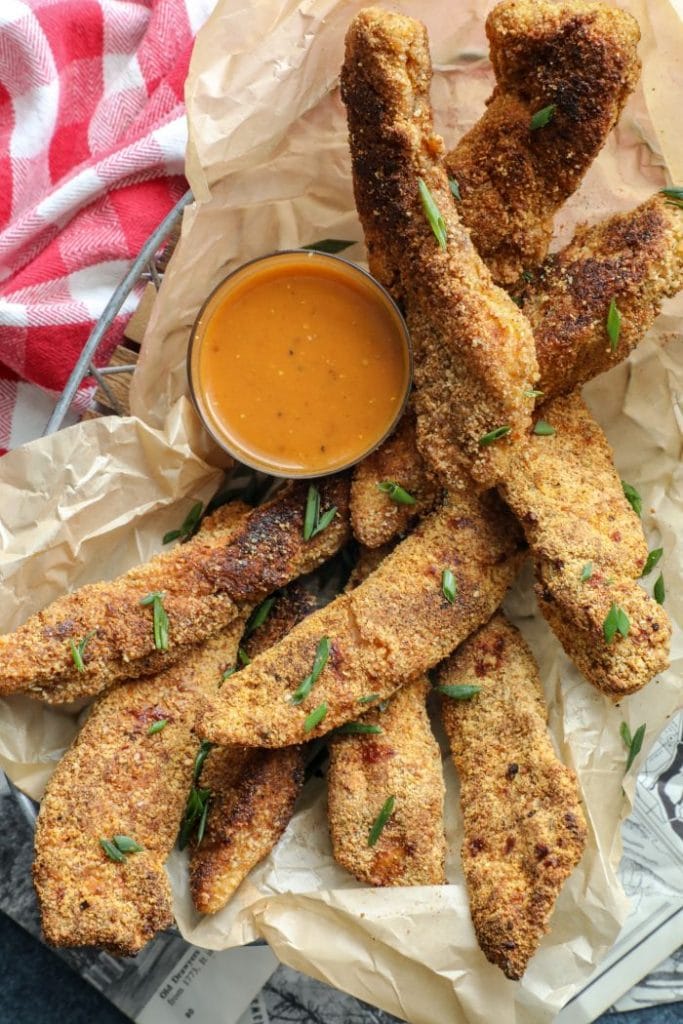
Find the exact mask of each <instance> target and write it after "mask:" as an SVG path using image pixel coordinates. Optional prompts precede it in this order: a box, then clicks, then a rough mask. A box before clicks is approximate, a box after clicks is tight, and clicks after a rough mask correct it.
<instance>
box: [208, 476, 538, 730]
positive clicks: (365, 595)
mask: <svg viewBox="0 0 683 1024" xmlns="http://www.w3.org/2000/svg"><path fill="white" fill-rule="evenodd" d="M521 557H522V556H521V548H520V537H519V533H518V531H517V526H516V524H515V523H514V520H513V519H512V517H511V516H510V515H509V514H508V512H507V511H506V510H505V509H504V508H503V506H502V503H499V502H498V501H497V499H496V498H495V495H485V496H483V497H481V498H479V497H477V496H474V495H472V494H470V493H467V492H462V493H459V494H457V495H455V496H452V497H451V498H450V499H449V502H448V504H446V505H444V506H443V507H442V508H441V509H439V510H438V511H436V512H434V513H432V515H431V516H428V517H427V518H426V519H424V520H423V521H422V523H421V524H420V525H419V526H418V528H417V529H416V531H415V532H414V533H412V534H411V535H410V536H409V537H408V538H407V539H406V540H404V541H403V542H402V543H401V544H399V545H398V547H397V548H395V549H394V551H393V552H392V553H391V554H390V555H388V557H387V558H385V559H384V561H383V562H382V563H381V565H380V566H379V568H377V569H376V570H375V571H374V572H373V573H371V574H370V576H368V578H367V579H366V580H365V581H364V582H363V583H361V584H360V586H358V587H357V588H356V589H355V590H354V591H352V592H351V593H349V594H343V595H341V596H340V597H338V598H336V599H335V600H334V601H332V602H331V604H328V605H327V607H325V608H322V609H321V610H320V611H317V612H315V613H314V614H313V615H310V616H309V617H308V618H307V619H305V620H304V622H302V623H300V624H299V625H298V626H297V627H296V628H295V629H293V630H292V632H291V633H289V634H288V636H287V637H285V639H284V640H281V641H280V643H279V644H276V645H275V647H273V648H272V649H271V650H270V651H267V652H266V653H265V654H261V655H259V657H257V658H255V659H254V661H253V662H252V663H251V664H250V665H248V666H247V667H246V668H244V669H242V671H240V672H239V674H238V675H237V676H236V677H233V678H231V679H228V680H226V682H225V684H224V685H223V686H222V687H221V689H220V690H219V691H218V693H217V694H216V696H215V698H214V702H213V706H212V707H209V708H208V709H207V711H206V713H205V715H204V716H203V718H202V723H201V729H202V730H203V735H204V736H205V738H206V739H208V740H213V741H214V742H218V743H243V744H245V745H248V746H264V747H283V746H289V745H291V744H294V743H300V742H301V741H302V740H305V739H308V738H310V737H312V736H319V735H322V734H323V733H326V732H328V731H329V730H330V729H332V728H334V727H335V726H337V725H341V724H342V723H344V722H347V721H350V720H352V719H355V718H356V717H357V716H358V713H359V709H362V708H363V707H365V708H366V710H369V707H368V705H364V704H363V703H359V702H360V701H361V698H363V697H365V696H367V695H369V694H375V695H376V696H375V697H374V698H373V702H372V703H376V702H377V701H379V700H382V699H384V698H386V697H388V696H390V695H391V694H392V693H393V692H394V691H395V690H397V689H398V688H399V687H400V686H403V685H405V684H406V683H408V682H410V681H411V680H413V679H415V678H416V677H417V676H419V675H421V674H422V673H424V672H425V671H426V670H427V669H428V668H430V667H431V666H433V665H435V664H437V662H439V661H441V660H442V659H443V658H445V657H446V656H447V655H448V654H450V652H451V651H452V650H453V649H454V648H455V647H456V646H457V644H459V643H461V642H462V641H463V640H464V639H465V637H466V636H467V635H468V634H469V633H471V632H472V630H473V629H475V628H476V627H477V626H478V625H481V623H482V622H485V621H486V620H487V619H488V618H489V617H490V616H491V615H492V614H493V612H494V611H495V609H496V608H497V606H498V604H499V603H500V601H501V600H502V598H503V596H504V594H505V591H506V590H507V588H508V586H509V585H510V583H511V582H512V580H513V579H514V576H515V574H516V572H517V569H518V567H519V565H520V561H521ZM445 570H450V571H452V573H453V575H454V580H455V588H456V590H457V593H456V594H455V597H454V599H453V603H451V602H450V601H449V599H448V598H447V597H446V596H445V594H444V590H443V573H444V571H445ZM325 637H327V638H328V639H329V657H328V659H327V661H326V663H325V665H324V667H323V668H322V671H321V674H320V675H319V677H318V678H317V680H315V681H314V682H313V685H312V686H306V687H305V688H304V689H305V692H304V694H303V696H302V699H301V700H300V701H299V702H298V703H294V702H293V701H292V698H293V697H294V694H295V691H297V690H298V689H299V687H300V684H302V682H303V681H304V680H305V679H306V677H307V676H309V675H310V674H311V671H312V668H313V664H314V660H315V658H316V654H317V652H318V651H319V650H320V645H321V642H322V640H323V638H325ZM370 706H371V705H370Z"/></svg>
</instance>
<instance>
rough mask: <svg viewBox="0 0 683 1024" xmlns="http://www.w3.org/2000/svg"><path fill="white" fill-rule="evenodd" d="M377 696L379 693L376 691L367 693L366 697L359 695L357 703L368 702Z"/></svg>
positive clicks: (376, 698)
mask: <svg viewBox="0 0 683 1024" xmlns="http://www.w3.org/2000/svg"><path fill="white" fill-rule="evenodd" d="M378 698H379V694H378V693H369V694H368V695H367V697H359V698H358V703H359V704H370V703H371V702H372V701H373V700H378Z"/></svg>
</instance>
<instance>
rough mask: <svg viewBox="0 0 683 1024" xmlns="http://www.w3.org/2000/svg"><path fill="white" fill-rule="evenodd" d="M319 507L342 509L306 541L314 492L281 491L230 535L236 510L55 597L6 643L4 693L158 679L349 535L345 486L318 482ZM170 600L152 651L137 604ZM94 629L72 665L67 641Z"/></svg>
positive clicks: (87, 691)
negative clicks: (122, 569)
mask: <svg viewBox="0 0 683 1024" xmlns="http://www.w3.org/2000/svg"><path fill="white" fill-rule="evenodd" d="M317 485H318V489H319V491H320V495H321V508H322V509H323V510H325V509H327V508H330V507H331V506H332V505H336V507H337V516H336V517H335V518H334V520H333V521H332V523H331V525H330V526H329V527H328V528H327V529H326V530H324V531H323V532H322V533H319V534H318V535H317V536H315V537H314V538H313V539H312V540H310V541H304V539H303V535H302V529H303V517H304V509H305V506H306V494H307V491H308V485H307V484H306V483H298V484H294V485H291V486H289V487H286V488H284V489H283V490H282V491H280V492H279V493H278V494H277V495H276V496H275V497H274V498H273V499H272V500H271V501H269V502H268V503H267V504H265V505H262V506H260V507H259V508H256V509H253V510H252V511H251V512H250V515H249V516H248V517H246V519H244V522H243V524H242V527H241V529H240V530H239V531H238V533H237V534H236V535H235V536H233V531H232V526H233V521H234V518H235V516H242V514H243V506H241V505H238V504H237V503H233V504H231V505H227V506H225V507H224V508H221V509H219V510H218V511H217V512H216V513H214V515H213V517H212V527H211V530H210V531H209V532H208V533H207V532H205V531H200V533H199V534H197V536H196V537H194V538H193V539H192V540H191V541H189V542H188V543H187V544H181V545H179V546H178V547H176V548H174V549H173V550H172V551H169V552H167V553H165V554H161V555H157V556H156V557H155V558H152V559H151V561H149V562H146V563H145V564H144V565H139V566H136V567H135V568H134V569H130V570H129V571H128V572H127V573H125V574H124V575H123V576H120V577H119V578H118V579H115V580H112V581H109V582H105V583H93V584H89V585H87V586H85V587H81V588H80V589H79V590H76V591H74V593H72V594H67V595H66V596H65V597H61V598H58V599H57V600H56V601H53V602H52V604H50V605H48V607H47V608H46V609H44V611H42V612H39V613H38V614H37V615H32V616H31V618H30V619H28V621H27V622H26V623H24V625H23V626H20V627H19V629H17V630H15V631H14V633H10V634H7V635H5V636H1V637H0V695H2V696H5V695H7V694H10V693H27V694H29V695H30V696H33V697H40V698H41V699H42V700H45V701H47V702H48V703H54V704H58V703H65V702H68V701H72V700H75V699H77V698H79V697H88V696H93V695H95V694H97V693H100V692H101V691H102V690H105V689H107V687H109V686H111V685H112V684H113V683H116V682H118V681H119V680H121V679H126V678H133V677H136V676H141V675H153V674H154V673H156V672H159V671H162V670H163V669H165V668H167V667H168V666H169V665H171V664H172V663H173V661H175V660H176V659H177V658H179V657H180V656H181V655H182V654H184V653H186V652H187V650H188V648H190V647H191V646H192V645H194V644H197V643H200V642H201V641H202V640H206V639H207V637H209V636H211V635H212V634H215V633H216V632H218V630H220V629H222V628H224V627H225V626H226V625H228V624H229V623H230V621H231V620H232V619H234V618H235V617H236V616H238V615H239V614H240V608H241V607H242V606H243V605H245V604H252V603H255V602H257V601H260V600H261V599H262V598H264V597H265V596H266V595H267V594H269V593H271V592H272V591H273V590H276V589H277V588H278V587H281V586H283V585H284V584H286V583H287V582H288V581H289V580H291V579H294V578H295V577H297V576H299V575H301V574H303V573H306V572H311V571H312V570H314V569H316V568H317V567H318V566H319V565H321V564H322V563H323V562H324V561H325V560H326V559H327V558H330V557H331V556H332V555H333V554H335V553H336V552H337V551H338V550H339V548H340V547H341V546H342V545H343V544H344V543H345V542H346V540H347V538H348V536H349V525H348V493H349V484H348V480H347V479H346V478H345V477H343V476H338V477H327V478H326V479H324V480H321V481H318V482H317ZM154 591H158V592H161V593H163V594H164V601H163V606H164V609H165V611H166V613H167V615H168V618H169V630H168V650H167V651H159V650H156V649H155V643H154V630H153V611H152V608H151V607H150V606H143V605H141V604H140V601H141V599H142V598H143V597H145V596H146V595H147V594H149V593H151V592H154ZM92 631H94V635H93V636H91V637H90V639H89V640H88V643H87V646H86V648H85V651H84V654H83V662H84V671H79V670H78V667H77V666H76V664H75V661H74V658H73V655H72V650H71V641H73V643H74V644H78V642H79V641H81V640H82V639H83V638H84V637H85V636H86V635H87V634H89V633H91V632H92Z"/></svg>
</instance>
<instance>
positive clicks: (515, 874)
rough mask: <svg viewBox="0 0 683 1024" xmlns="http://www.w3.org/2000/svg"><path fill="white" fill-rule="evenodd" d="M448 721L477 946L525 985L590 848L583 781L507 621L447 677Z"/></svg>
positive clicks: (496, 621)
mask: <svg viewBox="0 0 683 1024" xmlns="http://www.w3.org/2000/svg"><path fill="white" fill-rule="evenodd" d="M439 683H440V684H441V685H447V686H463V685H464V686H477V687H479V693H477V694H476V695H475V696H474V697H472V698H471V699H470V700H454V699H452V698H451V697H447V696H444V698H443V701H442V704H441V716H442V719H443V723H444V726H445V729H446V733H447V735H448V740H449V743H450V746H451V751H452V754H453V761H454V762H455V766H456V768H457V770H458V775H459V777H460V800H461V804H462V812H463V828H464V836H463V844H462V863H463V869H464V872H465V880H466V882H467V890H468V894H469V900H470V910H471V913H472V921H473V923H474V929H475V931H476V933H477V940H478V942H479V945H480V946H481V948H482V950H483V952H484V953H485V955H486V956H487V958H488V959H489V960H490V961H491V962H492V963H494V964H497V965H498V966H499V967H500V968H501V970H502V971H503V972H504V973H505V974H506V975H507V977H508V978H521V977H522V975H523V974H524V971H525V970H526V967H527V964H528V963H529V960H530V959H531V957H532V956H533V955H534V953H535V952H536V950H537V948H538V944H539V942H540V940H541V938H542V937H543V934H544V933H545V932H546V931H547V930H548V921H549V919H550V915H551V914H552V911H553V908H554V906H555V901H556V899H557V896H558V894H559V892H560V889H561V888H562V885H563V884H564V882H565V881H566V879H567V878H568V877H569V875H570V874H571V872H572V871H573V869H574V868H575V867H576V865H577V864H578V862H579V860H580V859H581V855H582V853H583V848H584V845H585V840H586V824H585V821H584V816H583V812H582V810H581V804H580V798H579V792H578V786H577V783H576V776H575V775H574V772H573V771H571V769H569V768H566V767H565V766H564V765H563V764H562V763H561V762H560V761H559V760H558V758H557V756H556V754H555V751H554V750H553V745H552V743H551V740H550V737H549V734H548V730H547V727H546V718H547V712H546V707H545V701H544V699H543V691H542V689H541V683H540V679H539V675H538V668H537V667H536V662H535V661H534V658H533V655H532V654H531V651H530V650H529V648H528V647H527V645H526V644H525V643H524V640H523V639H522V637H521V636H520V634H519V633H518V631H517V630H516V629H515V628H514V627H513V626H511V625H510V624H509V623H508V622H507V621H506V620H505V618H504V617H503V616H502V615H496V616H495V617H494V618H493V619H492V620H491V622H489V623H488V624H487V625H486V626H484V627H483V628H482V629H480V630H479V631H478V632H477V633H475V634H474V636H473V637H471V638H470V639H469V640H467V641H466V643H464V644H463V645H462V647H461V648H460V649H459V650H458V651H456V653H455V654H454V655H453V656H452V657H451V658H449V660H448V661H447V662H446V663H445V664H444V665H443V666H442V667H441V669H440V670H439Z"/></svg>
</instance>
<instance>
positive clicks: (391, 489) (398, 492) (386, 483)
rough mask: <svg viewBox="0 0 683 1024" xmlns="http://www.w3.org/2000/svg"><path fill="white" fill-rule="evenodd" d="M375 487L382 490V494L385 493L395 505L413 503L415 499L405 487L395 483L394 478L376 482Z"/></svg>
mask: <svg viewBox="0 0 683 1024" xmlns="http://www.w3.org/2000/svg"><path fill="white" fill-rule="evenodd" d="M377 488H378V490H380V491H383V492H384V494H387V495H388V496H389V497H390V498H391V500H392V501H395V502H396V504H397V505H414V504H415V502H416V500H417V499H416V498H414V497H413V496H412V494H409V493H408V491H406V490H405V488H403V487H401V485H400V484H397V483H396V481H395V480H383V481H382V482H381V483H380V484H377Z"/></svg>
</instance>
